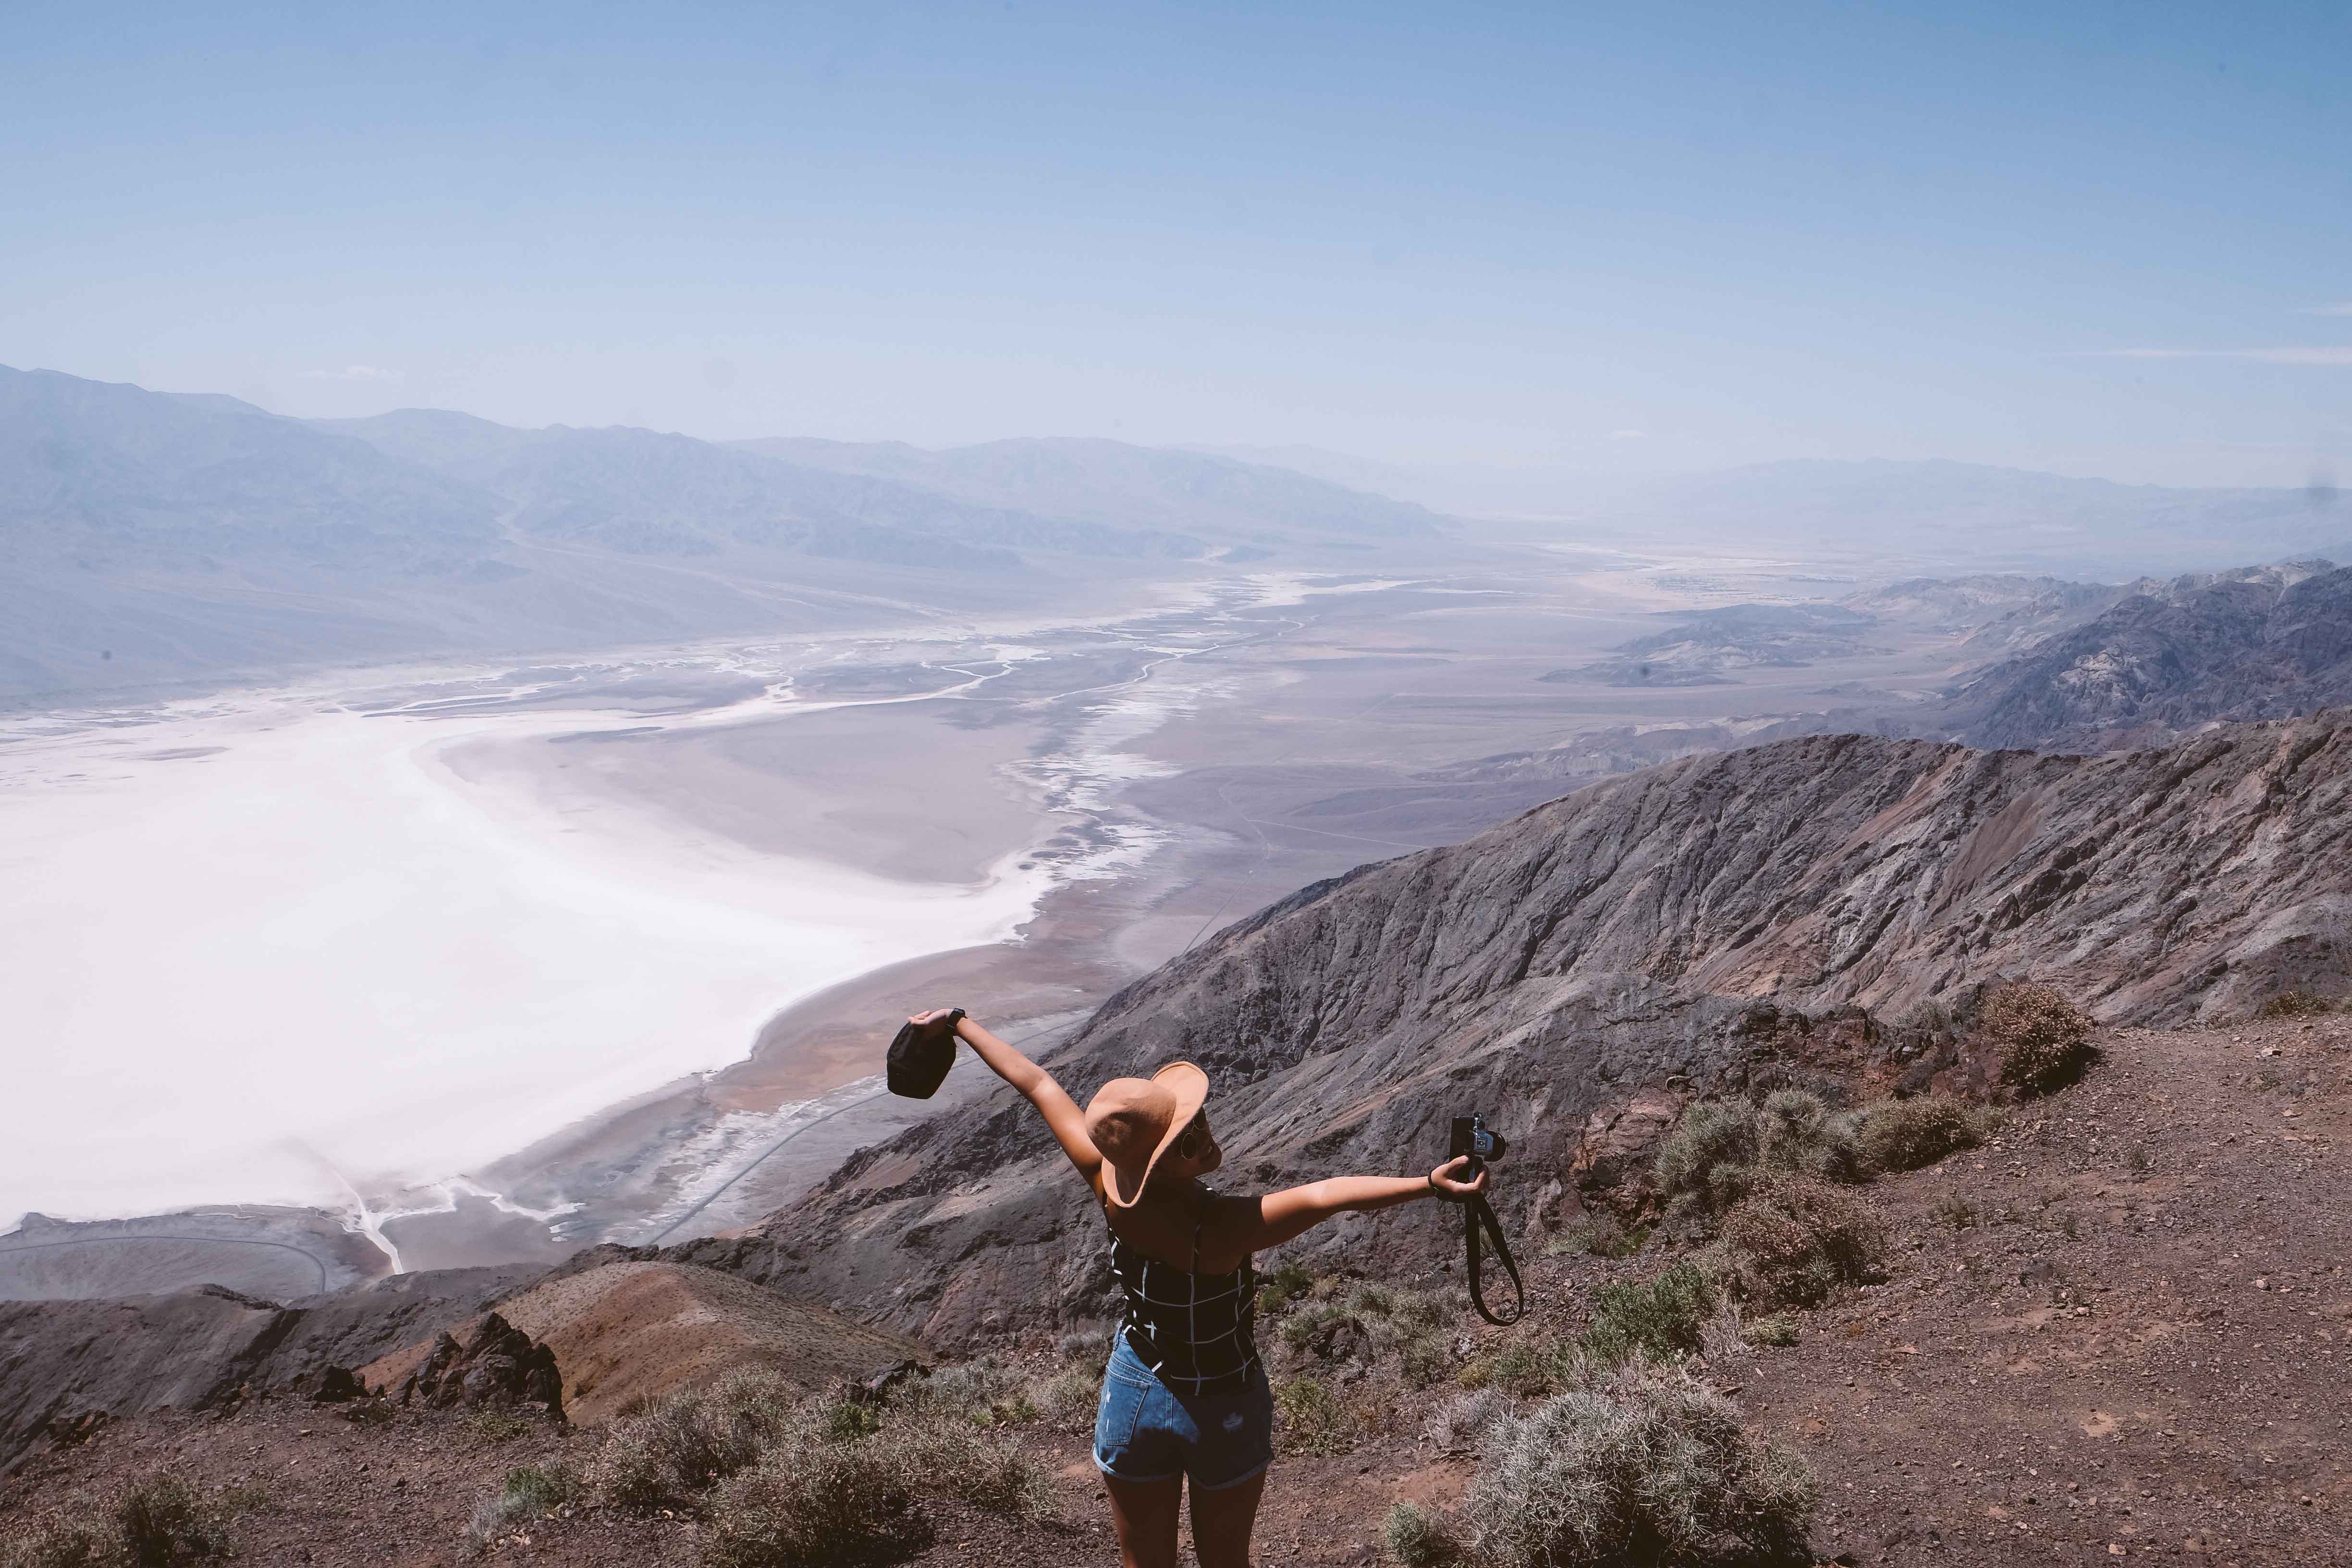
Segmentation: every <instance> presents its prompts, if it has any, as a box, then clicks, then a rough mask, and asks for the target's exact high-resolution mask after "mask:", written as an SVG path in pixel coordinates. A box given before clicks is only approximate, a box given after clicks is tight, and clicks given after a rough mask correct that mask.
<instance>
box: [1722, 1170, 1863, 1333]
mask: <svg viewBox="0 0 2352 1568" xmlns="http://www.w3.org/2000/svg"><path fill="white" fill-rule="evenodd" d="M1885 1250H1886V1230H1885V1226H1884V1225H1883V1224H1881V1223H1880V1221H1879V1218H1878V1215H1877V1213H1876V1212H1875V1211H1874V1210H1873V1209H1872V1208H1871V1207H1870V1205H1867V1204H1865V1203H1863V1202H1862V1201H1861V1200H1859V1199H1857V1198H1855V1197H1854V1196H1853V1195H1852V1194H1847V1193H1842V1192H1840V1191H1838V1190H1837V1189H1836V1188H1834V1187H1831V1186H1828V1185H1825V1184H1822V1183H1820V1182H1815V1181H1811V1180H1809V1179H1807V1178H1805V1177H1803V1176H1776V1177H1774V1178H1772V1179H1771V1180H1770V1181H1769V1182H1767V1183H1766V1184H1763V1185H1762V1186H1759V1188H1758V1189H1757V1190H1756V1191H1755V1192H1754V1193H1753V1194H1749V1195H1748V1197H1747V1198H1745V1199H1743V1200H1741V1202H1740V1203H1739V1205H1738V1207H1736V1208H1734V1209H1733V1210H1732V1211H1731V1212H1730V1213H1729V1214H1727V1215H1725V1216H1724V1218H1723V1224H1722V1226H1721V1227H1720V1228H1719V1229H1718V1231H1717V1236H1716V1244H1715V1247H1714V1248H1713V1257H1712V1261H1713V1263H1714V1264H1715V1266H1716V1268H1717V1271H1718V1272H1719V1273H1720V1274H1721V1275H1722V1276H1723V1279H1724V1280H1725V1282H1726V1284H1727V1286H1728V1288H1729V1289H1730V1291H1731V1293H1732V1294H1733V1295H1734V1296H1735V1297H1737V1298H1738V1299H1739V1300H1744V1301H1748V1302H1750V1303H1753V1304H1755V1305H1758V1306H1762V1307H1781V1306H1792V1307H1811V1306H1815V1305H1818V1304H1819V1303H1820V1302H1821V1301H1822V1300H1824V1299H1826V1298H1827V1297H1828V1295H1829V1293H1830V1292H1831V1291H1832V1289H1836V1288H1837V1287H1838V1286H1839V1285H1842V1284H1853V1283H1858V1282H1860V1281H1862V1280H1864V1279H1870V1278H1872V1277H1873V1276H1874V1274H1875V1273H1876V1272H1877V1271H1878V1267H1879V1263H1880V1260H1881V1259H1882V1258H1884V1257H1885Z"/></svg>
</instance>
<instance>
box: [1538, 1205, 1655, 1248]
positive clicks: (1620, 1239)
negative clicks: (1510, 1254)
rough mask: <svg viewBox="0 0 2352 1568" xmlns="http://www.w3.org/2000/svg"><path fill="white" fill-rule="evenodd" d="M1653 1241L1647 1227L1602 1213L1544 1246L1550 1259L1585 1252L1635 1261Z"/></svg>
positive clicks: (1588, 1218) (1605, 1211)
mask: <svg viewBox="0 0 2352 1568" xmlns="http://www.w3.org/2000/svg"><path fill="white" fill-rule="evenodd" d="M1649 1239H1650V1232H1649V1227H1648V1226H1626V1225H1624V1224H1623V1223H1622V1222H1621V1221H1620V1220H1619V1219H1618V1218H1617V1216H1616V1215H1612V1214H1611V1213H1609V1212H1608V1211H1607V1210H1605V1209H1604V1210H1602V1211H1601V1213H1599V1214H1596V1215H1587V1216H1585V1217H1584V1218H1583V1219H1580V1220H1578V1221H1577V1222H1576V1223H1575V1224H1574V1225H1571V1226H1569V1227H1568V1228H1566V1229H1565V1230H1563V1231H1561V1232H1560V1233H1559V1235H1558V1236H1557V1237H1553V1238H1552V1240H1551V1241H1550V1242H1549V1243H1548V1244H1546V1246H1545V1247H1544V1256H1545V1257H1546V1258H1559V1257H1561V1256H1562V1255H1573V1254H1577V1253H1583V1254H1586V1255H1588V1256H1591V1257H1593V1258H1631V1257H1633V1255H1634V1254H1635V1253H1637V1252H1639V1251H1641V1250H1642V1247H1643V1243H1644V1242H1646V1241H1648V1240H1649Z"/></svg>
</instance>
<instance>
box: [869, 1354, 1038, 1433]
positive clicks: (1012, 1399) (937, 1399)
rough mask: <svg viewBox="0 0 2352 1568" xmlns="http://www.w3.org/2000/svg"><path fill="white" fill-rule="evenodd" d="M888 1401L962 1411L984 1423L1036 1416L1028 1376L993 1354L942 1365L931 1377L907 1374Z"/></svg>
mask: <svg viewBox="0 0 2352 1568" xmlns="http://www.w3.org/2000/svg"><path fill="white" fill-rule="evenodd" d="M889 1403H890V1405H892V1407H893V1408H897V1409H904V1410H910V1411H935V1412H942V1413H947V1414H952V1415H961V1416H962V1417H964V1418H965V1419H967V1420H969V1421H971V1422H972V1423H973V1424H974V1425H975V1426H1004V1425H1007V1424H1014V1425H1018V1424H1020V1423H1024V1422H1029V1421H1034V1420H1036V1419H1037V1406H1036V1405H1034V1403H1032V1402H1031V1400H1030V1398H1029V1379H1028V1377H1027V1376H1026V1375H1025V1374H1024V1373H1021V1372H1019V1371H1017V1370H1015V1369H1014V1368H1013V1367H1011V1366H1008V1365H1007V1364H1005V1363H1003V1361H1000V1360H999V1359H997V1358H996V1357H995V1356H992V1355H984V1356H978V1357H975V1358H974V1359H972V1360H971V1361H967V1362H958V1363H955V1364H954V1365H952V1366H943V1367H941V1368H940V1369H939V1370H938V1371H937V1372H934V1373H931V1375H930V1376H929V1377H916V1378H908V1380H907V1381H906V1382H904V1383H902V1384H898V1387H897V1388H895V1389H893V1390H892V1391H891V1393H890V1398H889Z"/></svg>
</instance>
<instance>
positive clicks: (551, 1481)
mask: <svg viewBox="0 0 2352 1568" xmlns="http://www.w3.org/2000/svg"><path fill="white" fill-rule="evenodd" d="M586 1492H587V1488H586V1487H585V1486H583V1484H582V1482H581V1479H580V1478H579V1477H578V1476H577V1475H575V1474H574V1473H573V1472H572V1468H570V1467H569V1466H567V1465H564V1464H562V1463H560V1462H559V1463H556V1464H552V1465H547V1466H539V1465H519V1466H517V1467H516V1468H513V1469H511V1470H509V1471H508V1472H507V1473H506V1479H503V1480H501V1481H500V1482H499V1489H498V1490H497V1491H494V1492H492V1493H491V1494H490V1495H489V1496H488V1497H486V1498H484V1499H483V1500H481V1502H480V1503H479V1504H478V1505H477V1506H476V1507H475V1509H474V1517H473V1520H472V1521H471V1522H470V1523H468V1524H467V1526H466V1535H465V1542H464V1546H465V1550H466V1552H467V1554H468V1555H471V1554H473V1553H475V1552H481V1551H483V1550H485V1549H486V1548H488V1545H489V1543H490V1542H493V1541H495V1540H497V1539H498V1538H499V1536H500V1535H502V1534H505V1533H506V1532H507V1531H510V1530H512V1529H513V1528H514V1527H515V1526H517V1525H519V1524H527V1523H529V1522H530V1521H532V1520H535V1519H541V1518H544V1517H545V1516H547V1515H548V1514H550V1513H552V1512H554V1511H555V1510H557V1509H559V1508H562V1506H563V1505H564V1504H565V1503H568V1502H573V1501H576V1500H579V1499H580V1498H582V1497H583V1496H585V1495H586Z"/></svg>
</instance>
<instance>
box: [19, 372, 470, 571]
mask: <svg viewBox="0 0 2352 1568" xmlns="http://www.w3.org/2000/svg"><path fill="white" fill-rule="evenodd" d="M502 542H503V536H502V534H501V531H500V530H499V526H498V521H497V508H496V506H495V505H494V504H493V503H492V501H491V500H490V498H488V496H486V495H484V494H482V493H481V492H480V491H478V490H477V489H473V488H471V487H468V486H466V485H463V484H458V483H453V482H451V481H450V480H449V479H446V478H444V477H442V476H440V475H436V474H433V473H430V472H427V471H425V470H423V469H420V468H415V467H413V466H411V465H409V464H406V463H404V462H401V461H399V460H398V459H396V458H387V457H385V456H384V455H383V454H382V453H380V452H378V451H377V450H376V449H375V448H374V447H371V446H369V445H367V444H366V443H364V442H361V441H354V440H351V439H349V438H347V437H338V436H333V435H329V434H325V433H322V432H319V431H316V430H312V429H310V428H308V427H306V426H302V425H300V424H299V423H298V422H296V421H293V420H287V419H280V418H278V417H277V416H274V415H271V414H268V413H266V412H264V411H263V410H261V409H258V408H255V407H253V406H252V405H249V404H243V403H238V402H237V401H236V399H234V398H227V397H217V396H205V397H192V398H189V397H171V396H165V395H159V394H155V393H151V392H146V391H142V389H140V388H138V387H133V386H123V385H114V384H106V383H100V382H91V381H82V380H79V379H78V378H76V377H73V376H68V375H61V374H58V373H56V372H54V371H19V370H11V369H8V368H7V367H5V366H0V550H5V559H6V562H7V563H8V564H10V565H13V566H16V567H18V568H26V567H54V566H59V565H65V566H72V567H77V568H79V569H81V570H90V571H104V570H111V571H156V570H163V571H171V570H203V569H206V568H208V567H212V566H216V565H219V564H222V563H237V564H243V563H289V564H297V565H303V566H316V567H326V568H365V569H369V570H374V571H390V572H395V573H404V574H413V573H418V572H425V573H431V572H436V571H447V570H450V569H453V568H456V567H462V566H463V565H465V564H467V563H471V562H472V561H475V560H478V559H480V558H482V557H484V556H487V555H488V554H490V553H493V552H496V551H497V549H498V548H499V545H500V544H501V543H502Z"/></svg>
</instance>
